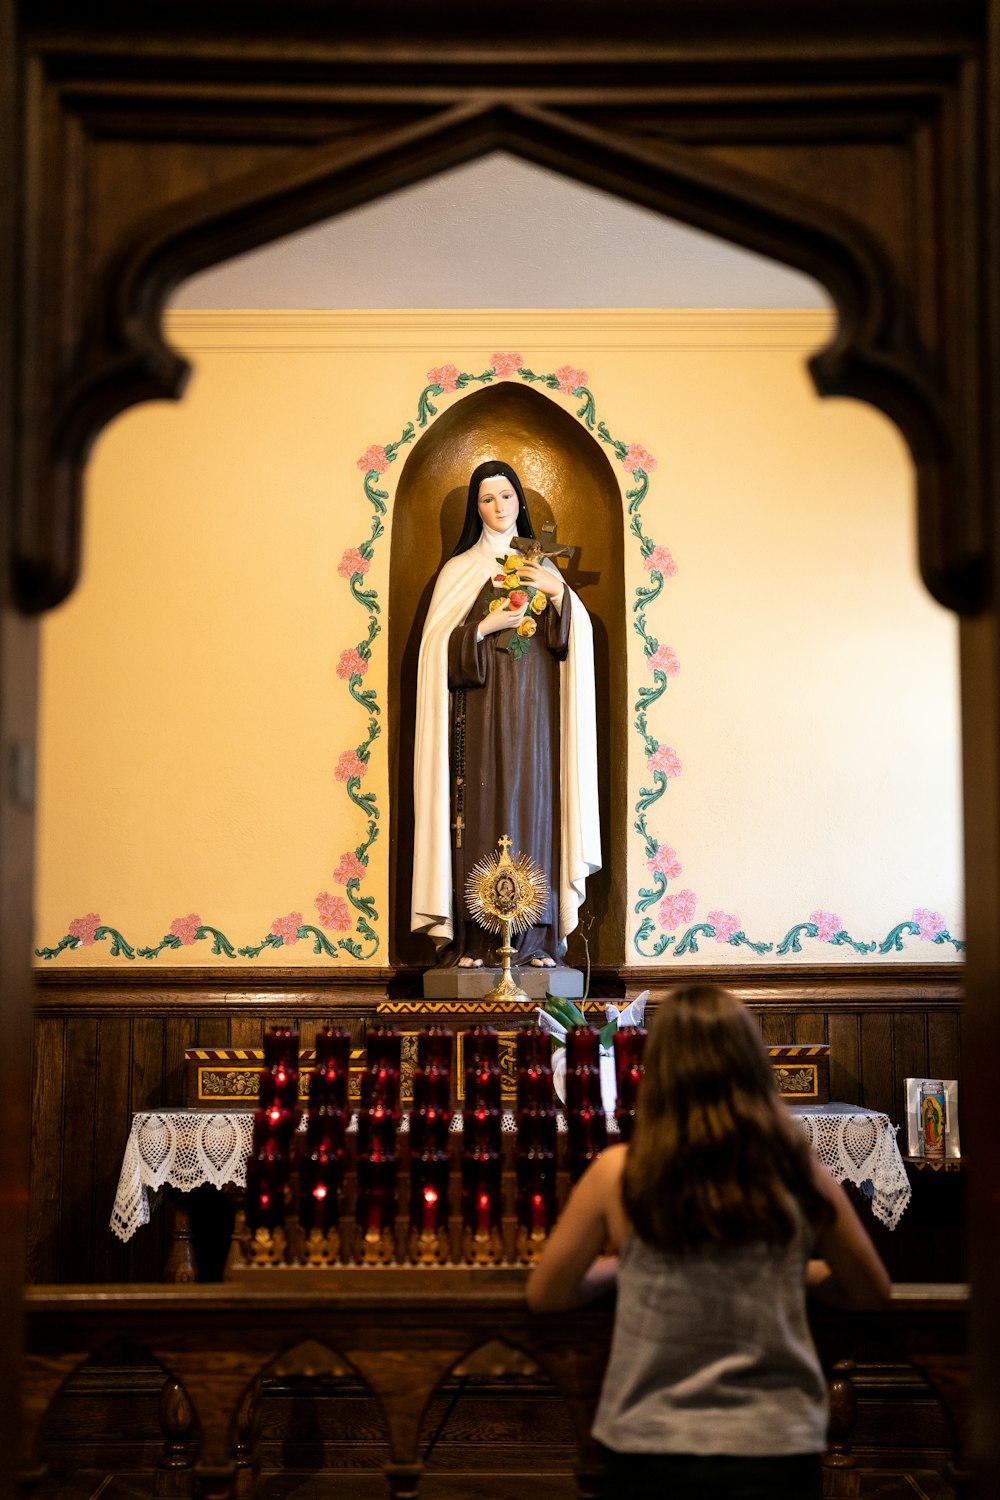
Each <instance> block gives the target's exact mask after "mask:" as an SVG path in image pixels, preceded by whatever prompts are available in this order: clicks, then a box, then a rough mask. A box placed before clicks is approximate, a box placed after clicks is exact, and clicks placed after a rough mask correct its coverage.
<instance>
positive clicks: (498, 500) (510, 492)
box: [479, 474, 518, 531]
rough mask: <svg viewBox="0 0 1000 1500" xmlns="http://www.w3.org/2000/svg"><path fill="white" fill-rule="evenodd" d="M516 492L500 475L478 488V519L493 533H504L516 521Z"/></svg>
mask: <svg viewBox="0 0 1000 1500" xmlns="http://www.w3.org/2000/svg"><path fill="white" fill-rule="evenodd" d="M517 509H518V498H517V491H516V490H515V488H514V486H513V485H512V484H511V482H510V480H509V479H505V478H504V476H503V475H502V474H500V475H498V476H497V477H496V478H495V479H484V480H483V482H482V484H481V485H480V486H479V519H480V520H481V521H482V522H483V524H484V526H489V527H490V528H491V529H492V530H493V531H506V530H507V527H508V526H513V524H514V522H515V521H516V520H517Z"/></svg>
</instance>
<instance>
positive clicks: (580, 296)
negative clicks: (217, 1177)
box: [171, 153, 830, 309]
mask: <svg viewBox="0 0 1000 1500" xmlns="http://www.w3.org/2000/svg"><path fill="white" fill-rule="evenodd" d="M171 306H172V307H175V308H359V309H375V308H466V307H481V308H498V307H544V308H558V307H572V308H583V307H667V308H674V307H807V308H816V307H829V306H830V300H829V298H828V296H827V295H826V293H825V291H824V290H823V288H822V287H820V286H819V285H818V283H817V282H815V281H812V280H811V279H810V278H809V277H807V276H802V275H800V274H799V273H798V272H796V271H791V270H787V269H786V268H785V267H783V266H779V265H778V264H777V263H776V262H774V261H769V260H766V259H764V258H763V257H762V256H759V255H754V254H751V253H750V252H748V251H745V250H738V249H737V248H736V247H735V246H732V245H729V244H727V243H726V242H725V241H723V240H718V239H715V238H714V237H713V236H711V235H705V234H701V233H700V232H699V231H697V230H694V229H688V228H687V227H686V226H684V225H682V224H678V223H675V222H674V221H673V220H670V219H664V218H661V217H660V216H659V215H658V214H655V213H652V212H651V211H649V210H647V209H644V208H636V207H635V206H634V205H633V204H630V203H625V202H623V201H622V200H621V199H620V198H616V197H614V196H613V195H612V194H610V193H604V192H600V191H598V190H596V189H593V188H588V187H581V186H580V184H579V183H575V182H572V181H570V180H569V179H568V178H566V177H561V176H559V174H558V173H555V172H550V171H548V170H547V169H546V168H543V167H536V166H532V165H530V164H528V163H526V162H523V161H520V160H518V159H517V158H516V157H513V156H508V155H506V154H505V153H496V154H494V155H492V156H487V157H483V158H481V159H480V160H478V161H475V162H472V163H471V164H469V165H467V166H464V167H457V168H455V169H454V170H452V171H449V172H444V173H442V174H441V175H440V176H438V177H435V178H432V179H431V180H430V181H428V182H425V183H421V184H419V185H417V186H415V187H411V188H405V189H403V190H402V191H400V192H397V193H392V194H390V195H389V196H388V197H385V198H380V199H379V200H378V201H377V202H375V203H370V204H368V205H366V206H365V207H364V208H358V209H353V210H352V211H351V212H350V213H345V214H342V215H341V216H340V217H339V218H336V219H330V220H328V221H327V222H326V223H324V224H319V225H316V226H314V227H313V228H312V229H307V230H304V231H303V232H302V233H299V234H292V235H288V236H287V237H286V238H284V239H281V240H276V241H274V242H273V243H272V244H270V245H268V246H266V247H265V248H264V249H263V250H255V251H252V252H251V253H250V254H248V255H240V256H237V257H236V258H235V259H233V260H230V261H226V262H224V263H223V264H222V265H219V266H216V267H214V268H213V269H212V270H210V271H206V272H204V273H203V274H202V275H199V276H194V277H192V278H191V280H190V281H187V282H185V283H184V284H183V285H182V286H181V287H179V288H178V290H177V292H176V293H175V294H174V297H173V299H172V302H171Z"/></svg>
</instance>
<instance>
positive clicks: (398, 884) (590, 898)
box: [389, 381, 628, 965]
mask: <svg viewBox="0 0 1000 1500" xmlns="http://www.w3.org/2000/svg"><path fill="white" fill-rule="evenodd" d="M486 458H498V459H501V460H502V461H504V462H506V463H509V464H512V465H513V467H514V468H515V469H516V471H517V472H518V474H519V475H520V477H521V481H522V484H523V486H524V490H525V495H526V497H527V500H528V505H529V508H530V511H531V517H532V522H533V524H534V526H535V529H536V532H537V531H538V529H539V527H540V526H542V525H544V524H546V523H547V522H549V521H555V522H556V523H557V525H558V528H559V530H558V536H559V538H560V539H561V540H564V541H566V542H568V543H571V544H575V545H577V546H578V547H579V548H580V553H579V554H578V556H577V557H576V558H574V559H573V561H572V563H571V564H570V565H569V567H568V568H567V569H566V575H565V576H566V577H567V579H568V581H569V583H570V584H571V585H572V587H574V588H575V589H576V590H577V592H578V593H579V594H580V596H581V598H582V599H583V602H584V603H585V604H586V606H587V609H588V611H589V612H590V617H591V620H592V622H593V626H594V655H595V669H596V676H597V727H598V743H597V753H598V781H599V787H600V799H601V839H602V849H603V858H604V867H603V869H602V870H601V871H600V873H599V874H598V875H596V876H594V877H593V878H592V879H591V880H589V881H588V882H587V902H586V905H585V906H584V907H583V909H582V913H581V920H582V924H583V925H584V927H585V928H586V926H587V924H588V923H590V922H591V919H592V921H593V925H592V926H591V927H590V928H589V932H588V941H589V943H590V949H591V958H592V959H593V960H594V962H595V963H604V964H615V965H617V964H620V963H621V962H622V956H623V953H624V946H625V829H626V822H627V817H628V808H627V798H626V778H625V768H626V739H627V727H628V726H627V716H628V703H627V696H626V674H625V645H626V642H625V631H626V613H625V584H624V571H623V553H624V536H623V531H624V527H623V520H622V500H621V490H620V488H619V485H618V481H617V480H616V478H615V475H614V473H613V471H612V468H611V465H610V463H609V462H608V459H607V456H606V455H605V453H604V451H603V449H602V448H601V446H600V444H599V443H598V442H597V441H596V440H595V439H594V438H593V437H591V436H590V434H589V433H588V432H587V430H586V428H584V427H583V426H582V425H581V424H580V423H579V422H577V421H575V420H574V418H573V417H571V416H570V415H569V414H568V413H567V412H565V411H564V410H563V409H562V407H561V406H558V405H557V404H556V403H555V402H554V401H551V400H549V399H548V398H547V397H545V396H542V395H540V394H539V393H538V392H537V391H533V390H531V389H530V387H527V386H522V385H515V384H514V383H513V382H508V381H503V382H500V383H498V384H497V385H493V386H488V387H487V388H486V389H485V390H482V391H476V392H475V393H474V394H472V395H469V396H466V397H465V398H464V399H463V400H461V401H457V402H455V404H454V405H453V406H452V407H451V408H450V409H449V410H448V411H446V412H444V413H442V415H441V416H440V417H438V419H437V421H436V422H435V423H434V425H433V427H431V428H430V429H429V430H428V431H427V432H426V433H425V434H424V436H423V437H422V438H421V439H420V440H419V442H418V443H417V445H416V447H415V448H414V449H413V450H412V452H411V453H410V455H409V457H408V458H407V460H406V464H405V467H404V469H403V472H402V474H401V475H400V479H399V484H398V486H397V489H396V499H395V503H394V506H393V517H392V544H391V559H390V572H389V684H390V687H389V787H390V803H391V812H390V851H391V853H390V874H389V886H390V921H389V927H390V955H391V958H392V961H393V962H394V963H400V964H406V965H409V964H421V965H426V964H428V963H430V962H431V961H432V959H433V948H432V945H431V942H430V940H429V939H428V938H426V937H422V936H419V935H414V934H412V933H411V932H410V930H409V926H410V874H411V870H412V864H413V779H412V772H413V731H414V719H415V709H416V683H417V657H418V654H419V650H420V636H421V632H422V630H423V625H424V620H425V618H426V615H427V607H428V605H429V603H430V597H431V592H432V590H433V587H434V580H435V578H436V576H437V573H438V570H439V568H440V567H441V564H442V563H443V562H444V561H445V560H446V559H447V558H448V557H450V556H451V554H452V551H453V550H454V547H455V544H456V542H457V541H458V537H459V533H460V532H461V529H462V522H463V519H464V516H465V504H466V496H467V493H468V487H469V475H470V474H471V472H472V470H473V469H474V468H475V467H476V465H477V464H478V463H480V462H481V461H482V460H483V459H486ZM503 831H504V830H503V829H498V830H497V832H498V835H499V834H500V833H502V832H503ZM574 954H575V955H576V958H577V959H582V957H583V950H582V945H581V944H580V942H579V937H577V938H576V939H572V938H571V941H570V955H571V958H572V957H573V955H574Z"/></svg>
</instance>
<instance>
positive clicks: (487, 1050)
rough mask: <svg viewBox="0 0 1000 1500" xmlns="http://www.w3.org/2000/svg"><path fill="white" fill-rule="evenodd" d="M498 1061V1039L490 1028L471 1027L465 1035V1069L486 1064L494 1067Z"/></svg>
mask: <svg viewBox="0 0 1000 1500" xmlns="http://www.w3.org/2000/svg"><path fill="white" fill-rule="evenodd" d="M499 1059H500V1038H499V1036H498V1035H497V1032H496V1031H495V1030H494V1028H493V1027H492V1026H473V1027H472V1028H471V1029H470V1030H469V1031H467V1032H466V1033H465V1069H466V1072H468V1070H469V1069H470V1068H474V1067H476V1065H477V1064H479V1063H486V1064H487V1065H489V1066H493V1067H496V1066H497V1064H498V1062H499Z"/></svg>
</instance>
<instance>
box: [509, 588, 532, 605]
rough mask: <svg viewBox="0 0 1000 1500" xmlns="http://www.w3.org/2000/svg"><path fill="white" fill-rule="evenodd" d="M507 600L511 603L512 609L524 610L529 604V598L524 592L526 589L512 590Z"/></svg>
mask: <svg viewBox="0 0 1000 1500" xmlns="http://www.w3.org/2000/svg"><path fill="white" fill-rule="evenodd" d="M507 598H508V600H509V601H510V607H511V609H524V607H525V605H526V604H527V602H528V596H527V594H526V593H525V592H524V589H511V591H510V593H509V594H508V595H507Z"/></svg>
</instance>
